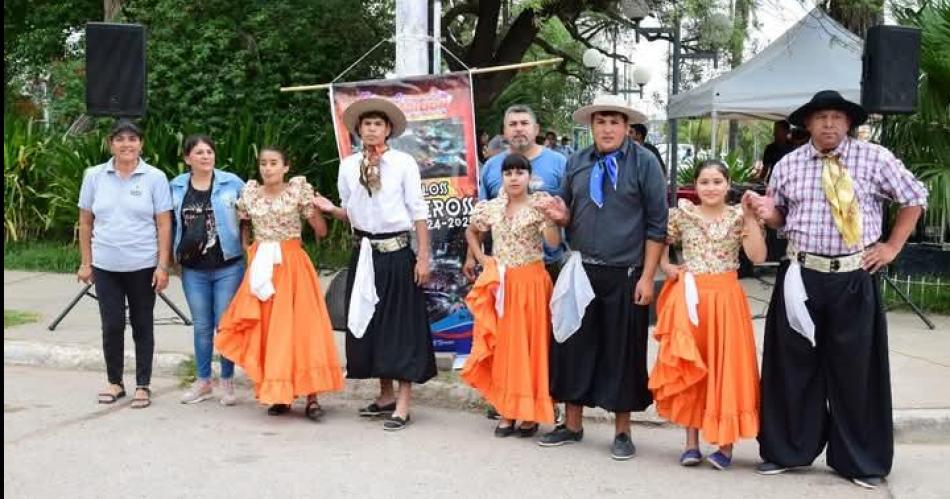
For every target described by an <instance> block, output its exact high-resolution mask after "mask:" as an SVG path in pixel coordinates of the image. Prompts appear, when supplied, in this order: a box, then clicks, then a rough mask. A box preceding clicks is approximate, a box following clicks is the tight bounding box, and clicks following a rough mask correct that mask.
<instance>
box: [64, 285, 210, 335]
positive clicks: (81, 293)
mask: <svg viewBox="0 0 950 499" xmlns="http://www.w3.org/2000/svg"><path fill="white" fill-rule="evenodd" d="M90 288H92V284H86V285H85V286H83V288H82V290H80V291H79V292H78V293H76V296H74V297H73V298H72V300H70V301H69V303H68V304H67V305H66V308H64V309H63V311H62V312H60V313H59V315H57V316H56V318H55V319H53V321H52V322H50V323H49V326H47V329H49V330H50V331H54V330H56V327H57V326H59V323H60V322H62V321H63V319H65V318H66V316H67V315H69V312H71V311H72V310H73V307H75V306H76V304H77V303H79V300H81V299H82V297H83V296H88V297H90V298H92V299H93V300H98V299H99V298H98V297H96V295H95V294H94V293H93V292H92V291H89V289H90ZM157 294H158V297H159V298H161V299H162V301H163V302H165V305H168V308H170V309H172V311H173V312H175V315H177V316H178V318H179V319H181V321H182V322H184V323H185V325H186V326H190V325H192V322H191V319H189V318H188V316H186V315H185V313H184V312H182V311H181V309H179V308H178V307H177V306H175V304H174V303H173V302H172V301H171V300H170V299H168V297H167V296H165V293H162V292H161V291H159V292H158V293H157Z"/></svg>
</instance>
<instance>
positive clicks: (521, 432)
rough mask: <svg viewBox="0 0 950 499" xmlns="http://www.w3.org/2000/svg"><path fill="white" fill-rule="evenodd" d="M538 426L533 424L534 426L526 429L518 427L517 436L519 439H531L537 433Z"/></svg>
mask: <svg viewBox="0 0 950 499" xmlns="http://www.w3.org/2000/svg"><path fill="white" fill-rule="evenodd" d="M539 426H540V425H538V423H535V424H533V425H531V426H528V427H524V426H520V427H518V436H519V437H520V438H531V437H533V436H534V435H535V434H537V433H538V427H539Z"/></svg>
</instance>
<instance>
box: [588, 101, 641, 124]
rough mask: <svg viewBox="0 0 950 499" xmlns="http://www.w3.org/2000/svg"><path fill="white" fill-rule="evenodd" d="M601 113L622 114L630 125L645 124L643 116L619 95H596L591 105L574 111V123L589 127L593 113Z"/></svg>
mask: <svg viewBox="0 0 950 499" xmlns="http://www.w3.org/2000/svg"><path fill="white" fill-rule="evenodd" d="M602 112H613V113H620V114H623V115H625V116H626V117H627V122H628V123H629V124H631V125H633V124H636V123H646V122H647V117H646V115H645V114H643V113H641V112H640V111H637V110H636V109H633V108H632V107H630V106H628V105H627V102H626V101H625V100H624V99H623V97H620V96H619V95H598V96H597V97H594V102H593V103H591V104H590V105H588V106H584V107H582V108H580V109H578V110H577V111H574V121H576V122H578V123H580V124H581V125H590V121H591V116H593V114H594V113H602Z"/></svg>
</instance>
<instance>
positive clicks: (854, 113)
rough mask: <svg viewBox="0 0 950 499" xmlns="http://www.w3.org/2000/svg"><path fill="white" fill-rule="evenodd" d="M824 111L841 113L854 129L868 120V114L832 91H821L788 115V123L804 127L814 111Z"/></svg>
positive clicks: (859, 106) (857, 105) (858, 105)
mask: <svg viewBox="0 0 950 499" xmlns="http://www.w3.org/2000/svg"><path fill="white" fill-rule="evenodd" d="M825 109H834V110H837V111H842V112H844V113H845V114H847V115H848V118H850V119H851V127H852V128H854V127H856V126H859V125H861V124H863V123H864V122H865V121H867V120H868V112H867V111H865V110H864V108H863V107H861V105H860V104H855V103H854V102H851V101H849V100H847V99H845V98H844V97H842V96H841V94H839V93H838V92H836V91H834V90H822V91H821V92H818V93H817V94H815V95H814V96H813V97H812V98H811V100H810V101H808V103H807V104H805V105H804V106H802V107H800V108H798V109H796V110H795V112H793V113H792V114H790V115H788V122H789V123H791V124H793V125H795V126H797V127H802V128H804V127H805V118H807V117H808V116H809V115H810V114H812V113H814V112H816V111H822V110H825Z"/></svg>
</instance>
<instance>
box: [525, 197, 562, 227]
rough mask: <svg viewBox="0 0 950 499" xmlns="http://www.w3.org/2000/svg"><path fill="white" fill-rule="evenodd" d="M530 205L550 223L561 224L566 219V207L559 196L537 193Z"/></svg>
mask: <svg viewBox="0 0 950 499" xmlns="http://www.w3.org/2000/svg"><path fill="white" fill-rule="evenodd" d="M531 205H532V206H534V207H535V208H537V209H538V211H540V212H541V213H542V214H543V215H544V216H545V217H547V218H548V219H549V220H551V221H552V222H555V223H557V222H561V221H563V220H565V219H566V218H567V205H565V204H564V200H563V199H561V197H560V196H552V195H550V194H548V193H546V192H539V193H538V196H537V198H536V199H534V200H532V202H531Z"/></svg>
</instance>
